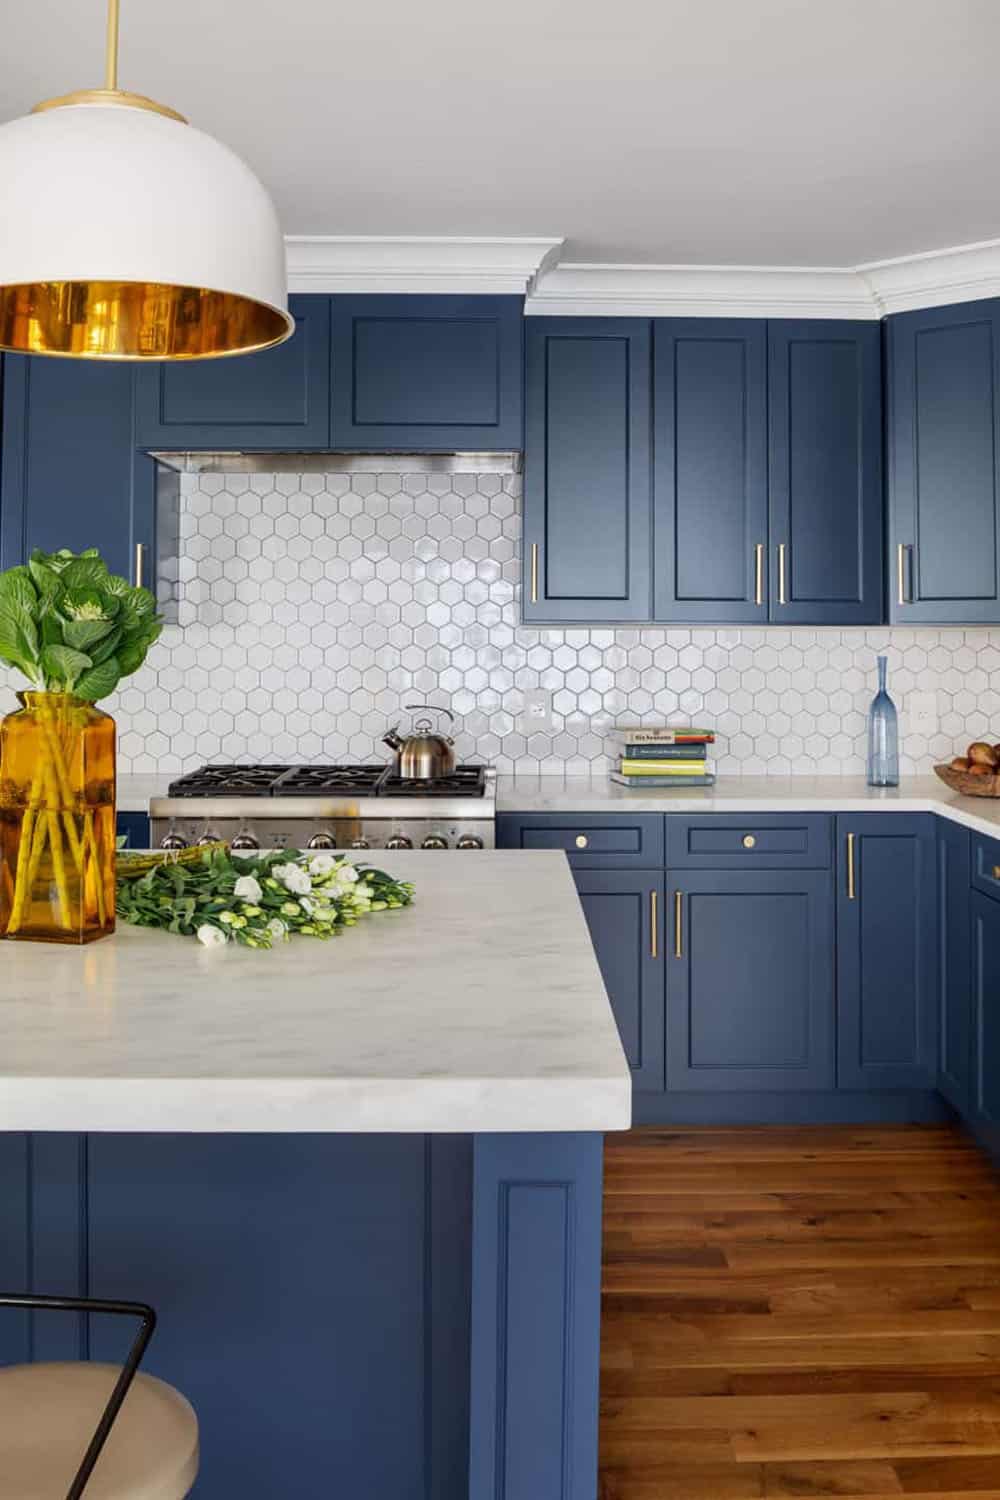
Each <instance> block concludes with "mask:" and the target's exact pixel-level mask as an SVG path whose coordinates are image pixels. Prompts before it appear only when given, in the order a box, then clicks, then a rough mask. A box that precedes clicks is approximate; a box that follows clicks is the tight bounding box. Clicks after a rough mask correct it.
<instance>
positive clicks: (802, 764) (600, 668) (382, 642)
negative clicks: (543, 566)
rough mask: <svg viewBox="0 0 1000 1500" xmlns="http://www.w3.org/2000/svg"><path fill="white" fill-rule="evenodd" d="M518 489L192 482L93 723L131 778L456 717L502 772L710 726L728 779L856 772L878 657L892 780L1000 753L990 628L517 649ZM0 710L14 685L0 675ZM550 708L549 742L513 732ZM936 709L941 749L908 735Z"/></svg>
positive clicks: (568, 640)
mask: <svg viewBox="0 0 1000 1500" xmlns="http://www.w3.org/2000/svg"><path fill="white" fill-rule="evenodd" d="M520 486H521V481H520V477H519V476H517V475H513V476H511V475H499V474H478V475H471V474H468V475H462V474H458V475H444V474H398V473H397V474H387V473H382V472H379V471H378V470H377V468H375V467H373V470H372V472H371V473H352V474H349V475H348V474H327V475H302V474H236V475H232V474H230V475H226V476H222V475H184V476H183V478H182V481H181V505H180V564H179V577H178V582H177V618H178V623H177V624H176V625H170V626H168V627H167V628H166V629H165V631H164V634H163V637H162V639H161V641H160V642H159V643H158V645H157V646H156V647H154V649H153V652H152V655H151V659H150V661H149V662H148V663H147V665H146V666H145V667H144V668H143V670H142V671H141V672H140V673H138V674H137V675H136V676H135V677H133V678H131V679H130V680H129V681H128V682H127V683H126V684H125V685H124V687H123V688H122V690H121V691H120V692H118V693H117V694H116V695H115V696H114V698H112V699H110V700H109V701H108V703H107V704H106V705H105V706H106V707H107V708H108V710H109V712H111V713H113V714H114V716H115V718H116V719H117V721H118V725H119V731H120V735H119V765H120V769H122V770H123V771H156V770H162V771H168V772H173V771H179V770H190V769H194V768H196V767H197V766H199V765H202V764H204V763H205V762H207V761H260V760H271V761H304V762H318V761H334V760H348V761H361V760H372V759H382V758H383V756H384V754H385V752H384V751H383V750H382V747H381V746H380V744H379V740H380V737H381V735H382V733H383V732H384V730H385V728H386V726H387V725H388V724H391V723H393V722H395V720H396V719H397V718H399V717H401V716H402V705H403V704H404V703H406V702H409V701H411V700H413V699H424V698H430V699H436V700H437V701H439V702H441V703H446V704H448V705H449V706H450V707H451V708H452V709H453V711H454V712H455V714H456V715H457V716H458V732H457V739H458V749H459V754H460V756H461V758H463V759H466V760H476V759H482V760H487V761H492V762H494V763H496V764H497V765H498V766H499V767H500V769H502V770H506V771H514V770H520V771H536V770H539V769H540V770H542V771H546V772H549V771H551V772H571V773H579V772H589V771H602V770H605V769H606V768H607V766H608V765H609V764H610V759H609V757H610V756H611V754H612V748H611V746H610V744H609V742H608V737H609V732H610V731H611V729H612V728H613V726H614V725H615V724H620V723H625V722H632V723H634V722H636V721H641V720H645V721H661V720H670V719H680V720H696V721H697V722H698V723H699V724H706V723H707V724H710V725H712V726H714V728H715V729H716V732H717V735H718V744H717V747H716V749H717V754H716V765H717V769H718V770H719V771H720V772H722V773H727V774H730V775H732V774H737V775H739V774H743V775H746V774H777V775H787V774H789V773H804V774H810V775H812V774H816V773H819V772H825V773H845V774H849V773H858V772H863V770H864V764H865V745H864V736H865V713H866V710H867V707H868V704H869V702H870V701H871V698H872V695H873V693H874V691H875V655H876V652H877V651H885V652H886V653H887V654H888V657H889V691H890V693H891V694H892V696H893V698H894V699H895V701H896V704H897V706H898V707H900V708H901V709H902V710H903V711H904V712H903V724H902V731H903V732H902V752H903V754H902V762H901V765H902V769H903V771H904V772H916V771H926V770H928V769H929V768H930V766H931V765H932V764H933V762H934V761H935V760H940V759H942V758H945V757H950V756H951V755H953V754H955V753H956V751H957V750H958V749H960V748H964V746H965V744H966V742H967V741H968V740H969V739H971V738H978V737H980V736H982V735H983V734H985V733H986V732H987V731H989V732H990V737H991V738H993V739H997V740H1000V630H994V631H989V630H986V629H980V630H965V631H962V630H948V629H940V630H938V629H933V628H929V629H907V630H903V629H889V628H883V629H876V630H826V629H823V630H819V629H809V628H795V629H784V630H782V629H770V628H768V629H743V630H741V629H717V630H709V629H690V630H684V629H677V630H664V629H655V628H648V629H647V628H636V629H628V630H625V629H619V630H612V629H606V630H573V629H558V630H548V629H527V628H525V627H523V626H521V625H519V623H518V598H517V593H518V587H519V574H520V564H519V544H520V514H519V507H520V498H519V497H520ZM0 681H2V682H3V685H4V691H3V692H2V693H0V708H6V707H8V706H13V705H12V699H11V696H10V691H8V689H10V690H12V689H13V687H14V686H15V682H14V677H13V674H9V675H8V676H7V678H6V679H3V678H2V676H0ZM537 688H542V689H544V690H546V691H547V692H548V693H550V694H551V703H552V728H551V731H550V732H545V733H540V732H531V729H530V726H526V725H525V724H524V722H523V721H522V708H523V697H524V694H525V692H527V691H530V690H531V689H537ZM915 691H920V692H927V691H936V693H937V695H938V700H937V702H938V715H939V726H938V732H937V733H936V734H935V735H933V736H932V737H930V738H923V737H921V736H920V735H917V734H911V733H908V732H907V727H906V720H905V709H906V701H907V696H908V695H909V694H910V693H912V692H915Z"/></svg>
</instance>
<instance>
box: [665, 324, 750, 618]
mask: <svg viewBox="0 0 1000 1500" xmlns="http://www.w3.org/2000/svg"><path fill="white" fill-rule="evenodd" d="M766 327H767V325H766V324H765V323H763V322H760V321H752V322H751V321H735V320H733V321H730V320H727V319H724V318H661V319H659V320H657V321H656V322H655V323H654V325H653V348H654V352H653V451H654V461H653V535H654V556H655V564H654V568H655V573H654V578H655V582H654V614H655V617H656V618H657V619H658V620H670V621H673V620H677V621H681V620H685V621H686V620H692V621H695V620H706V621H710V622H723V621H747V622H755V623H758V624H759V623H762V622H764V621H766V620H767V580H766V567H765V558H766V550H767V336H766Z"/></svg>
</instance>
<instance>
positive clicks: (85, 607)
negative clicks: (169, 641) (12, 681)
mask: <svg viewBox="0 0 1000 1500" xmlns="http://www.w3.org/2000/svg"><path fill="white" fill-rule="evenodd" d="M162 629H163V621H162V620H161V619H160V617H159V615H158V614H157V613H156V599H155V598H154V596H153V595H152V594H151V593H150V591H149V589H142V588H138V589H137V588H133V587H132V585H131V584H130V583H129V582H128V580H127V579H125V578H120V577H119V576H118V575H117V574H116V573H109V572H108V567H107V564H106V563H105V562H104V560H103V558H102V557H101V556H100V554H99V553H98V551H97V549H96V548H94V547H91V548H89V549H88V550H87V551H86V552H81V553H79V554H75V553H73V552H67V551H65V550H63V551H61V552H48V553H46V552H39V551H35V552H33V553H32V554H31V559H30V561H29V563H28V565H27V567H16V568H8V569H7V571H6V572H4V573H0V662H4V663H6V665H7V666H9V667H14V668H15V670H17V671H19V672H22V673H23V674H24V676H25V677H27V678H28V680H29V681H30V682H31V683H32V684H33V685H34V686H35V687H36V688H44V689H45V690H46V691H47V692H50V693H72V694H73V695H74V696H75V697H77V698H83V699H85V700H86V701H87V702H89V703H96V701H97V700H98V699H99V698H106V697H107V696H108V695H109V694H110V693H113V692H114V690H115V688H116V687H117V686H118V683H119V682H120V681H121V679H122V678H123V677H128V676H130V675H131V674H132V673H133V672H135V671H137V670H138V669H139V667H141V666H142V664H143V662H144V661H145V659H146V652H147V651H148V650H149V648H150V646H151V645H152V644H153V642H154V641H155V640H156V639H157V637H158V636H159V634H160V631H161V630H162Z"/></svg>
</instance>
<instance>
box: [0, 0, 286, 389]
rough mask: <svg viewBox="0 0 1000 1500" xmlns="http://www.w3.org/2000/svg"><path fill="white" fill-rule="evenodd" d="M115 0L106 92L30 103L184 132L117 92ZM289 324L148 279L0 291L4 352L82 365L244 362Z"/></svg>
mask: <svg viewBox="0 0 1000 1500" xmlns="http://www.w3.org/2000/svg"><path fill="white" fill-rule="evenodd" d="M119 3H120V0H108V22H107V42H106V51H105V76H104V87H103V88H101V89H78V90H76V91H75V92H74V93H71V94H63V95H61V96H60V97H59V98H57V99H45V100H43V101H42V103H41V104H36V105H35V107H34V109H33V110H32V114H37V113H39V112H40V111H42V110H48V109H61V108H62V107H63V106H65V105H72V104H84V105H86V104H105V105H108V104H110V105H124V106H126V107H128V108H130V109H146V110H151V111H152V112H153V113H155V114H160V115H166V116H167V117H168V118H170V119H172V120H177V121H179V122H180V123H181V124H183V125H186V124H187V121H186V120H185V118H184V116H183V115H182V114H178V112H177V110H175V109H171V108H170V107H169V105H166V104H157V103H156V101H155V100H153V99H147V98H146V97H145V96H144V95H142V94H131V93H129V92H128V91H127V90H125V89H120V88H119V87H118V27H119ZM290 326H291V325H290V322H289V320H288V319H287V318H286V316H285V315H284V314H283V313H282V312H280V311H279V310H278V309H276V308H274V307H270V306H269V305H267V304H266V303H263V302H256V301H254V300H253V299H252V298H249V297H242V296H239V295H238V294H236V293H233V292H219V291H214V290H212V289H210V288H206V287H193V286H171V285H169V284H166V283H163V282H147V281H114V280H108V281H38V282H28V283H24V284H21V285H15V286H0V348H3V349H11V350H14V351H16V352H18V353H22V354H55V355H64V356H69V357H75V358H83V359H134V360H143V359H156V360H170V359H209V358H213V357H218V356H220V355H226V354H249V353H252V352H253V351H254V350H256V349H266V348H268V347H269V345H271V344H277V343H280V342H281V340H282V339H284V338H286V337H287V336H288V333H289V331H290Z"/></svg>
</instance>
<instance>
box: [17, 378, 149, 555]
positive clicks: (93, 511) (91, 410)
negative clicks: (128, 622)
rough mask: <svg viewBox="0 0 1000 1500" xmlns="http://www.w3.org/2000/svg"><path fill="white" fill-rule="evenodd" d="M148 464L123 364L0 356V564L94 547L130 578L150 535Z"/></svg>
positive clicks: (130, 388) (130, 386)
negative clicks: (135, 429)
mask: <svg viewBox="0 0 1000 1500" xmlns="http://www.w3.org/2000/svg"><path fill="white" fill-rule="evenodd" d="M153 471H154V465H153V463H152V460H150V459H148V458H146V457H145V456H144V455H138V456H136V454H135V444H134V441H133V433H132V367H131V366H130V365H128V364H117V363H114V364H104V363H99V362H97V361H91V360H78V359H58V358H51V357H50V358H45V357H42V356H35V357H28V356H24V355H13V354H8V355H6V356H5V357H4V367H3V467H2V476H0V567H4V568H7V567H11V566H13V565H14V564H15V563H20V562H23V561H24V560H25V559H26V557H27V556H28V554H29V553H30V552H31V550H32V549H33V548H35V547H41V548H42V549H43V550H44V551H46V552H54V551H56V550H57V549H58V548H60V547H69V548H70V549H71V550H72V551H74V552H79V551H81V550H82V549H83V548H85V547H98V548H100V551H101V554H102V556H103V557H104V558H105V560H106V561H107V563H108V566H109V567H110V568H111V569H112V571H114V572H116V573H121V574H123V575H124V576H125V577H126V578H131V577H132V576H133V567H134V559H135V548H136V545H137V544H140V543H141V544H142V545H144V546H145V547H147V548H148V547H150V545H151V542H152V530H153V494H154V472H153ZM147 559H148V560H151V553H149V554H147ZM146 577H147V579H148V577H149V574H148V573H147V574H146Z"/></svg>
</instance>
